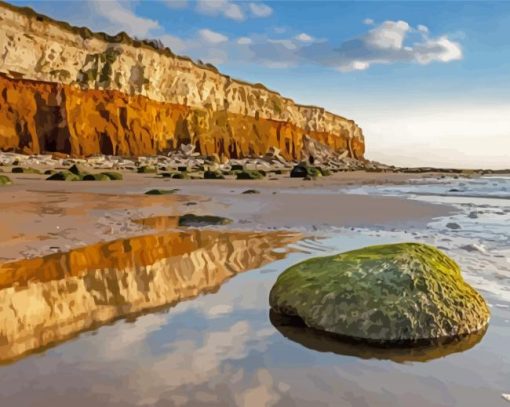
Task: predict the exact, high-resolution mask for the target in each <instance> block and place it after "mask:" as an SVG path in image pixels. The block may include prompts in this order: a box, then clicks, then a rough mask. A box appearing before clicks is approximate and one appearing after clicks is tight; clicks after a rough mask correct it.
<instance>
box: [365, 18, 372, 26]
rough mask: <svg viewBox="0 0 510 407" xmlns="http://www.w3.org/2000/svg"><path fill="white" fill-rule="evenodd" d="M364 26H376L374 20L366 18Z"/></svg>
mask: <svg viewBox="0 0 510 407" xmlns="http://www.w3.org/2000/svg"><path fill="white" fill-rule="evenodd" d="M363 24H366V25H373V24H374V20H372V19H371V18H365V19H364V20H363Z"/></svg>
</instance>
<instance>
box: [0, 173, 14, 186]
mask: <svg viewBox="0 0 510 407" xmlns="http://www.w3.org/2000/svg"><path fill="white" fill-rule="evenodd" d="M11 184H12V181H11V179H10V178H9V177H8V176H7V175H0V185H11Z"/></svg>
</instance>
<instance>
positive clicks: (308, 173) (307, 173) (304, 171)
mask: <svg viewBox="0 0 510 407" xmlns="http://www.w3.org/2000/svg"><path fill="white" fill-rule="evenodd" d="M320 176H322V173H321V172H320V170H319V169H318V168H316V167H312V166H309V165H306V164H303V163H301V164H298V165H296V166H295V167H294V168H293V169H292V171H291V172H290V177H291V178H306V177H311V178H315V177H320Z"/></svg>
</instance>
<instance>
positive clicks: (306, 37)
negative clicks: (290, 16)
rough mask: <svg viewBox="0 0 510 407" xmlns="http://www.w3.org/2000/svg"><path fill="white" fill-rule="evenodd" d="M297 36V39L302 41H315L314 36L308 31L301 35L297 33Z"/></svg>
mask: <svg viewBox="0 0 510 407" xmlns="http://www.w3.org/2000/svg"><path fill="white" fill-rule="evenodd" d="M295 38H296V40H298V41H301V42H312V41H313V37H312V36H310V35H308V34H306V33H301V34H299V35H296V37H295Z"/></svg>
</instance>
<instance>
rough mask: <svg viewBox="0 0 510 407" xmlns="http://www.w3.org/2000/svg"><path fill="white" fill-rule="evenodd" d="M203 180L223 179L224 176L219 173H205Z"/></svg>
mask: <svg viewBox="0 0 510 407" xmlns="http://www.w3.org/2000/svg"><path fill="white" fill-rule="evenodd" d="M204 179H225V176H224V175H223V174H222V173H221V172H219V171H205V172H204Z"/></svg>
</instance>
